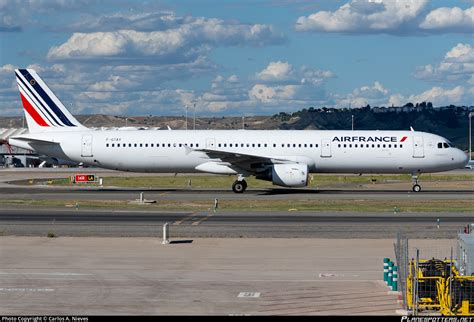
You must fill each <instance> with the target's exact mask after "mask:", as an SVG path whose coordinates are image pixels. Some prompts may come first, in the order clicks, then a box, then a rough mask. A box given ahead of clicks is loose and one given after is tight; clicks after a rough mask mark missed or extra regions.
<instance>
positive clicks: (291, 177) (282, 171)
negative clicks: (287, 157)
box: [256, 163, 308, 187]
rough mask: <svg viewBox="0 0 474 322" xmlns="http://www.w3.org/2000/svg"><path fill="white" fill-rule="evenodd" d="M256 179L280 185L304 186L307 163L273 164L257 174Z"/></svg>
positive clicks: (305, 183) (306, 180) (306, 175)
mask: <svg viewBox="0 0 474 322" xmlns="http://www.w3.org/2000/svg"><path fill="white" fill-rule="evenodd" d="M256 178H257V179H261V180H267V181H271V182H272V183H273V184H274V185H277V186H282V187H305V186H306V185H307V184H308V165H307V164H299V163H288V164H274V165H273V166H272V167H271V168H269V169H267V171H265V172H263V173H260V174H257V175H256Z"/></svg>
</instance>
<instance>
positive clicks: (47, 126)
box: [15, 69, 86, 133]
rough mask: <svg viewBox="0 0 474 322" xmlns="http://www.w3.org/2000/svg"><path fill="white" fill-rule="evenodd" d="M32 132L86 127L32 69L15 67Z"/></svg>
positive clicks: (78, 129) (73, 129) (82, 128)
mask: <svg viewBox="0 0 474 322" xmlns="http://www.w3.org/2000/svg"><path fill="white" fill-rule="evenodd" d="M15 75H16V81H17V83H18V88H19V90H20V97H21V102H22V103H23V108H24V110H25V116H26V121H27V123H28V130H29V131H30V133H38V132H51V131H80V130H84V129H86V127H84V126H83V125H82V124H80V123H79V121H78V120H76V118H75V117H74V116H72V114H71V113H69V111H68V110H67V109H66V107H65V106H64V105H63V103H61V101H60V100H59V99H58V98H57V97H56V95H54V94H53V92H52V91H51V90H50V89H49V87H48V86H47V85H46V83H45V82H43V80H42V79H41V78H40V77H39V76H38V74H36V72H35V71H34V70H32V69H15Z"/></svg>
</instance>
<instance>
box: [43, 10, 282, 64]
mask: <svg viewBox="0 0 474 322" xmlns="http://www.w3.org/2000/svg"><path fill="white" fill-rule="evenodd" d="M284 41H285V36H284V35H283V34H282V33H280V32H277V31H276V30H274V28H273V26H270V25H261V24H254V25H247V24H238V23H230V22H225V21H223V20H220V19H207V18H202V17H198V18H193V19H192V20H191V21H187V20H186V23H183V24H180V25H178V26H176V27H175V28H170V29H166V30H159V31H151V32H145V31H135V30H131V29H127V30H116V31H106V32H91V33H74V34H73V35H72V36H71V37H70V38H69V39H68V40H67V41H66V42H65V43H63V44H61V45H59V46H53V47H52V48H50V50H49V52H48V55H47V57H48V59H50V60H71V59H85V60H87V59H97V58H99V59H104V58H111V59H120V58H122V59H129V58H131V57H133V58H140V57H142V58H150V57H152V58H153V59H157V58H161V59H165V60H167V61H173V62H175V61H189V60H192V59H196V57H198V56H199V55H201V54H203V53H207V52H208V51H209V49H210V47H211V46H264V45H272V44H281V43H282V42H284Z"/></svg>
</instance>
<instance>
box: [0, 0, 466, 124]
mask: <svg viewBox="0 0 474 322" xmlns="http://www.w3.org/2000/svg"><path fill="white" fill-rule="evenodd" d="M15 68H32V69H34V70H36V71H37V73H38V74H39V75H40V76H41V77H42V78H43V80H44V81H45V82H46V83H47V84H48V85H49V87H50V88H51V89H52V90H53V91H54V92H55V93H56V95H57V96H58V97H59V98H60V100H61V101H62V102H63V103H64V104H65V105H66V106H67V107H68V108H69V109H70V110H71V112H72V113H73V114H98V113H101V114H111V115H122V116H124V115H158V116H159V115H170V116H171V115H184V114H185V112H186V109H187V110H188V111H189V113H193V112H194V111H195V113H196V115H198V116H227V115H232V116H241V115H272V114H276V113H279V112H294V111H297V110H301V109H302V108H308V107H311V106H312V107H315V108H318V107H323V106H326V107H337V108H344V107H349V108H358V107H361V106H366V105H367V104H370V105H371V106H400V105H404V104H405V103H407V102H412V103H417V102H423V101H430V102H432V103H433V105H434V106H446V105H450V104H453V105H467V106H471V105H474V0H458V1H454V0H431V1H430V0H352V1H350V0H321V1H309V0H227V1H226V0H194V1H191V0H163V1H140V0H137V1H132V0H115V1H113V0H102V1H99V0H71V1H70V0H0V116H13V115H20V114H21V113H22V107H21V102H20V98H19V92H18V89H17V85H16V82H15V77H14V69H15Z"/></svg>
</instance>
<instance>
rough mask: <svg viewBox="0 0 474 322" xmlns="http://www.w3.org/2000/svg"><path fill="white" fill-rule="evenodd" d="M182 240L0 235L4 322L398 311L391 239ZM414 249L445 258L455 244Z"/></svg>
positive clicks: (421, 243) (420, 244)
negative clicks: (386, 272) (390, 271)
mask: <svg viewBox="0 0 474 322" xmlns="http://www.w3.org/2000/svg"><path fill="white" fill-rule="evenodd" d="M181 242H182V243H176V244H171V245H161V243H160V240H158V239H153V238H66V237H63V238H39V237H0V257H1V258H2V260H1V262H0V303H1V305H0V315H16V314H31V315H37V314H38V315H43V314H45V315H46V314H53V315H56V314H78V315H80V314H145V315H146V314H224V315H227V314H239V315H240V314H252V315H260V314H262V315H268V314H278V315H280V314H329V315H336V314H337V315H348V314H375V315H384V314H387V315H393V314H395V310H397V309H399V308H400V305H399V304H397V296H396V295H388V294H387V291H388V288H387V287H385V286H384V285H383V283H382V282H381V279H382V275H383V273H382V262H383V258H384V257H393V245H392V243H393V242H394V241H393V240H391V239H385V240H377V241H375V240H367V239H357V240H327V239H302V238H299V239H264V238H261V239H230V238H225V239H195V240H192V241H188V243H186V241H181ZM410 243H411V247H414V246H417V247H428V248H429V247H432V248H434V247H435V248H436V250H437V251H438V252H443V251H444V252H445V253H446V254H449V247H450V246H451V245H452V244H453V241H452V240H444V241H440V240H438V241H436V242H435V243H433V241H430V240H418V241H415V240H411V241H410ZM425 254H426V255H428V253H425ZM241 292H251V293H252V292H253V293H259V297H255V298H245V297H243V298H242V297H238V296H239V294H240V293H241Z"/></svg>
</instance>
